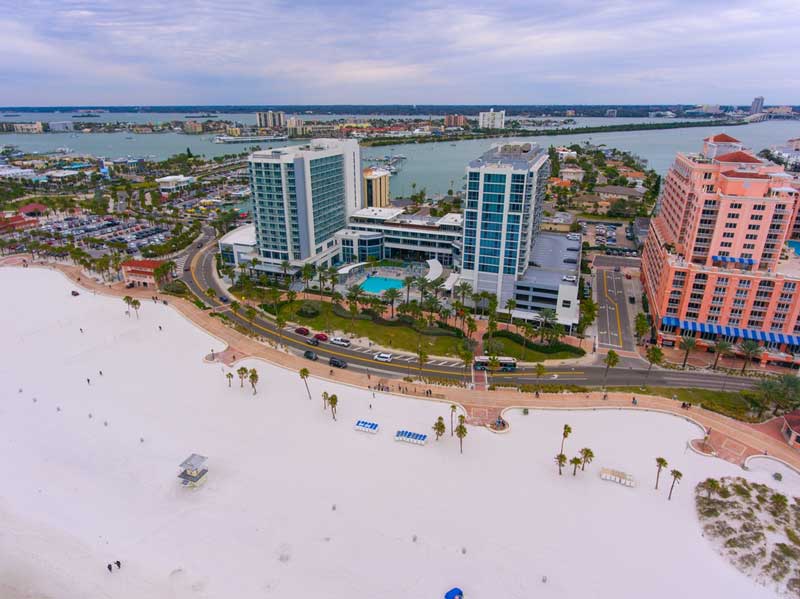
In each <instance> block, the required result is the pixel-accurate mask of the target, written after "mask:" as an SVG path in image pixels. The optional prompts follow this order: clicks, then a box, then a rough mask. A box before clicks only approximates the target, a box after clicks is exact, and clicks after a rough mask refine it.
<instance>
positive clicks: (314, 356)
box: [303, 349, 319, 361]
mask: <svg viewBox="0 0 800 599" xmlns="http://www.w3.org/2000/svg"><path fill="white" fill-rule="evenodd" d="M303 357H304V358H306V359H308V360H314V361H317V360H319V356H318V355H317V354H315V353H314V352H313V351H311V350H310V349H307V350H306V351H304V352H303Z"/></svg>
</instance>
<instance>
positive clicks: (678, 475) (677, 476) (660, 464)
mask: <svg viewBox="0 0 800 599" xmlns="http://www.w3.org/2000/svg"><path fill="white" fill-rule="evenodd" d="M668 467H669V464H668V463H667V460H665V459H664V458H656V490H658V481H659V478H660V477H661V471H662V470H663V469H665V468H668ZM669 474H670V476H671V477H672V484H671V485H670V487H669V495H668V496H667V499H668V500H671V499H672V492H673V491H674V490H675V485H676V484H677V483H678V481H679V480H681V479H682V478H683V473H682V472H681V471H680V470H675V469H672V470H670V472H669Z"/></svg>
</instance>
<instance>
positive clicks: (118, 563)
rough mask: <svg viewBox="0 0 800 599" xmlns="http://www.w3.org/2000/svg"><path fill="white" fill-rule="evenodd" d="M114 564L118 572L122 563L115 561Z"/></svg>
mask: <svg viewBox="0 0 800 599" xmlns="http://www.w3.org/2000/svg"><path fill="white" fill-rule="evenodd" d="M114 563H115V564H117V569H118V570H119V569H120V568H122V562H121V561H119V560H117V561H115V562H114Z"/></svg>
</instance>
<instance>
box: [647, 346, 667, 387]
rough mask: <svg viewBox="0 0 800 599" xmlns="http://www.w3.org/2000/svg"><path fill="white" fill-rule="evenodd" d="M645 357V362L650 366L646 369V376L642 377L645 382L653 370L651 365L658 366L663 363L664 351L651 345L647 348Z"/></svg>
mask: <svg viewBox="0 0 800 599" xmlns="http://www.w3.org/2000/svg"><path fill="white" fill-rule="evenodd" d="M645 356H646V357H647V361H648V362H649V363H650V366H648V367H647V374H646V375H644V378H645V380H647V377H649V376H650V371H651V370H652V369H653V365H654V364H655V365H656V366H658V365H659V364H661V362H663V361H664V351H663V350H662V349H661V348H660V347H658V346H657V345H651V346H650V347H648V348H647V351H646V352H645Z"/></svg>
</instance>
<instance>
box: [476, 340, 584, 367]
mask: <svg viewBox="0 0 800 599" xmlns="http://www.w3.org/2000/svg"><path fill="white" fill-rule="evenodd" d="M484 342H485V340H484ZM495 342H496V343H500V344H502V346H503V351H502V352H499V353H498V355H502V356H509V357H511V358H516V359H517V360H521V361H524V362H544V361H545V360H569V359H572V358H580V355H578V353H577V352H575V353H571V352H567V351H557V352H553V353H544V352H540V351H537V350H535V349H532V348H530V347H529V348H528V349H525V348H524V347H522V344H521V343H517V342H516V341H514V340H512V339H508V338H505V337H496V338H495Z"/></svg>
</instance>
